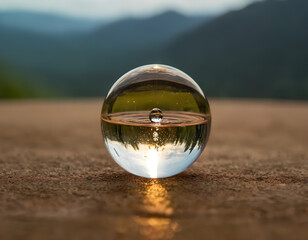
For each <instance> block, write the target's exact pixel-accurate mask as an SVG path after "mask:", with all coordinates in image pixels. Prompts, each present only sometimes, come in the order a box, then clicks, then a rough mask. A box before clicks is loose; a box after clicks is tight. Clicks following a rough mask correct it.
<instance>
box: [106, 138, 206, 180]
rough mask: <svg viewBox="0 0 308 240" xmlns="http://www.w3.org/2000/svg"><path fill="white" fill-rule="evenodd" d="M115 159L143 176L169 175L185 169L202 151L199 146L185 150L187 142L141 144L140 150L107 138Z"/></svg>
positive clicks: (127, 168)
mask: <svg viewBox="0 0 308 240" xmlns="http://www.w3.org/2000/svg"><path fill="white" fill-rule="evenodd" d="M105 142H106V145H108V150H109V152H110V154H111V155H112V157H113V159H114V160H115V161H116V162H117V163H118V164H119V165H120V166H121V167H123V168H124V169H125V170H127V171H129V172H131V173H133V174H136V175H138V176H142V177H148V178H160V177H169V176H173V175H175V174H178V173H180V172H182V171H184V170H185V169H186V168H187V167H189V166H190V165H191V164H192V163H193V162H194V161H195V160H196V159H197V158H198V156H199V154H200V153H201V151H200V149H199V147H198V146H195V147H194V148H193V149H192V150H187V151H185V144H170V143H168V144H166V145H164V146H161V147H159V148H158V149H156V148H155V146H154V145H147V144H139V145H138V148H139V149H138V150H137V149H135V148H133V147H132V146H131V145H124V144H122V143H120V142H117V141H113V140H108V139H105Z"/></svg>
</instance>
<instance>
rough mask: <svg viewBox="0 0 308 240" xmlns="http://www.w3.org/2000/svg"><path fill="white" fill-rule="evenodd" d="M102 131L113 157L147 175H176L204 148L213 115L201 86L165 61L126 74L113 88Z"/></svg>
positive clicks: (141, 174)
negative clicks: (167, 64) (165, 63)
mask: <svg viewBox="0 0 308 240" xmlns="http://www.w3.org/2000/svg"><path fill="white" fill-rule="evenodd" d="M101 126H102V134H103V137H104V140H105V144H106V147H107V149H108V151H109V153H110V154H111V156H112V157H113V159H114V160H115V161H116V162H117V163H118V164H119V165H120V166H121V167H122V168H124V169H125V170H127V171H128V172H130V173H133V174H135V175H138V176H141V177H148V178H163V177H169V176H173V175H175V174H178V173H180V172H182V171H184V170H185V169H186V168H188V167H189V166H190V165H191V164H192V163H193V162H194V161H195V160H196V159H197V158H198V156H199V155H200V154H201V152H202V151H203V149H204V147H205V145H206V143H207V140H208V137H209V134H210V128H211V113H210V107H209V104H208V101H207V99H206V97H205V96H204V94H203V92H202V90H201V89H200V87H199V86H198V84H197V83H196V82H195V81H194V80H193V79H192V78H190V77H189V76H188V75H187V74H185V73H183V72H182V71H180V70H178V69H176V68H173V67H170V66H166V65H158V64H153V65H145V66H141V67H138V68H135V69H133V70H131V71H130V72H128V73H126V74H124V75H123V76H122V77H121V78H120V79H119V80H118V81H116V83H115V84H114V85H113V86H112V88H111V89H110V91H109V93H108V95H107V97H106V99H105V100H104V103H103V107H102V114H101Z"/></svg>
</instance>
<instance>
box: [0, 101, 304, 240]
mask: <svg viewBox="0 0 308 240" xmlns="http://www.w3.org/2000/svg"><path fill="white" fill-rule="evenodd" d="M101 103H102V101H101V100H76V101H74V100H70V101H24V102H19V101H11V102H9V101H2V102H0V239H150V240H151V239H154V240H155V239H307V235H308V230H307V229H308V228H307V227H308V202H307V201H308V188H307V183H308V170H307V169H308V168H307V163H308V149H307V143H308V103H298V102H283V101H281V102H271V101H251V100H240V101H236V100H212V101H210V104H211V107H212V114H213V128H212V133H211V137H210V141H209V144H208V146H207V148H206V150H205V152H204V153H203V154H202V156H201V157H200V158H199V159H198V161H197V162H196V163H195V164H193V166H191V167H190V168H189V169H188V170H186V171H185V172H184V173H182V174H179V175H177V176H175V177H171V178H167V179H160V180H150V179H144V178H139V177H135V176H133V175H131V174H129V173H126V172H125V171H124V170H122V169H121V168H120V167H118V166H117V165H116V164H115V163H114V162H113V160H112V159H111V157H110V156H109V154H108V153H107V152H106V149H105V147H104V144H103V141H102V137H101V133H100V121H99V115H100V107H101Z"/></svg>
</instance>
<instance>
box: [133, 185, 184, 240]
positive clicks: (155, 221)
mask: <svg viewBox="0 0 308 240" xmlns="http://www.w3.org/2000/svg"><path fill="white" fill-rule="evenodd" d="M145 187H146V189H145V197H144V200H143V208H144V210H145V211H146V212H147V213H149V214H150V215H153V217H152V216H151V217H135V222H136V223H137V224H138V225H139V226H140V233H141V235H142V236H144V237H145V239H150V240H157V239H170V238H172V237H173V236H174V233H175V232H177V231H179V230H180V226H179V224H178V223H177V222H176V221H174V220H172V219H171V218H170V216H171V215H172V214H173V211H174V210H173V207H172V206H171V199H170V197H169V195H168V191H167V190H166V188H165V187H164V186H163V185H161V184H160V183H159V181H158V180H154V179H153V180H151V181H150V183H147V184H145ZM157 216H158V217H157Z"/></svg>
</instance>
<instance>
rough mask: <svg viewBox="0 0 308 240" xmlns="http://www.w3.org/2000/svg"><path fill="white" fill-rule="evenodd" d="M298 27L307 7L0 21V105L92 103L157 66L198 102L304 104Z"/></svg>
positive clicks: (298, 3)
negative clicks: (177, 77)
mask: <svg viewBox="0 0 308 240" xmlns="http://www.w3.org/2000/svg"><path fill="white" fill-rule="evenodd" d="M55 23H56V24H55ZM56 26H58V27H56ZM59 26H61V27H59ZM307 26H308V1H307V0H285V1H279V0H267V1H261V2H259V1H258V2H255V3H252V4H251V5H249V6H247V7H245V8H243V9H240V10H236V11H231V12H228V13H226V14H223V15H220V16H203V17H189V16H184V15H182V14H180V13H177V12H174V11H168V12H165V13H162V14H160V15H157V16H153V17H149V18H127V19H122V20H118V21H116V22H107V21H89V20H84V19H69V18H65V17H59V16H52V15H50V16H49V15H46V14H45V15H44V14H37V13H31V12H28V13H25V12H0V98H26V97H97V96H99V97H102V96H105V95H106V94H107V92H108V90H109V88H110V87H111V86H112V84H113V83H114V82H115V81H116V80H117V79H118V78H119V77H120V76H121V75H123V74H124V73H126V72H127V71H129V70H131V69H132V68H135V67H138V66H140V65H144V64H150V63H162V64H167V65H171V66H174V67H176V68H179V69H181V70H182V71H184V72H186V73H187V74H189V75H190V76H191V77H192V78H193V79H194V80H195V81H196V82H197V83H198V84H199V85H200V87H201V88H202V89H203V91H204V92H205V94H206V95H207V96H211V97H245V98H279V99H299V100H307V99H308V67H307V66H308V27H307Z"/></svg>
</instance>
